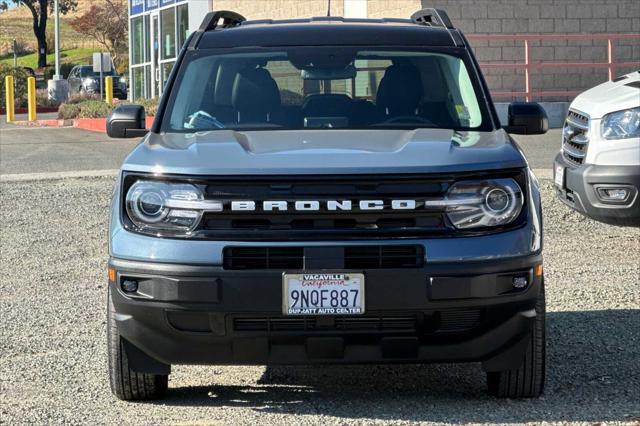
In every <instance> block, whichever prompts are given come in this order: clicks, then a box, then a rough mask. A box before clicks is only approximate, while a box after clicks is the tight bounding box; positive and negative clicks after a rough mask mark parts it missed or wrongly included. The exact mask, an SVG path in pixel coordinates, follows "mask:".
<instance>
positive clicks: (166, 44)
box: [160, 7, 176, 59]
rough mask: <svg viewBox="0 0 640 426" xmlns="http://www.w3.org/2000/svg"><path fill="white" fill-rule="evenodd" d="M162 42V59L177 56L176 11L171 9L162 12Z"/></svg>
mask: <svg viewBox="0 0 640 426" xmlns="http://www.w3.org/2000/svg"><path fill="white" fill-rule="evenodd" d="M160 40H161V44H162V48H161V57H162V59H171V58H175V56H176V9H175V8H173V7H170V8H168V9H164V10H162V11H161V12H160Z"/></svg>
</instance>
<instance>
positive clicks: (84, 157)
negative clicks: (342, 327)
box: [0, 126, 640, 425]
mask: <svg viewBox="0 0 640 426" xmlns="http://www.w3.org/2000/svg"><path fill="white" fill-rule="evenodd" d="M13 129H14V127H9V126H0V173H1V174H2V179H0V319H1V321H2V327H1V328H0V348H2V349H1V350H0V424H61V423H71V424H113V425H128V424H135V425H147V424H148V425H156V424H180V425H184V424H189V425H209V424H256V423H259V424H339V425H343V424H363V425H364V424H366V425H369V424H416V423H438V424H442V423H445V424H461V423H491V424H521V423H528V424H536V425H537V424H543V423H553V424H600V423H611V424H620V423H624V424H636V425H637V424H640V404H639V403H638V401H639V400H638V395H640V362H639V361H638V360H640V291H639V290H638V289H639V288H640V229H637V228H636V229H633V228H619V227H613V226H608V225H604V224H600V223H597V222H594V221H592V220H590V219H587V218H584V217H582V216H579V215H578V214H576V213H573V212H571V211H570V210H568V209H567V208H566V207H565V206H563V205H562V204H560V203H559V202H558V201H557V200H556V199H555V197H554V193H553V187H552V182H551V180H550V179H548V178H543V179H542V181H541V182H542V189H543V202H544V216H545V225H544V226H545V274H546V289H547V306H548V317H547V318H548V367H549V374H548V379H547V386H546V392H545V394H544V395H543V397H541V398H539V399H533V400H522V401H515V400H497V399H494V398H492V397H489V396H488V395H487V394H486V392H485V383H484V374H483V373H482V372H481V369H480V366H479V365H476V364H469V365H449V364H447V365H429V366H419V365H394V366H355V367H354V366H349V367H340V366H309V367H277V368H276V367H264V366H247V367H229V366H214V367H206V366H176V367H175V368H174V369H173V373H172V375H171V378H170V381H169V387H170V389H169V393H168V397H167V399H166V400H163V401H159V402H150V403H124V402H120V401H118V400H116V399H115V398H114V397H113V396H112V395H111V392H110V390H109V385H108V377H107V368H106V293H107V291H106V259H107V223H108V209H109V201H110V195H111V191H112V187H113V183H114V178H113V176H112V175H109V176H100V173H97V175H95V173H92V172H94V171H100V170H112V169H117V168H118V166H119V162H120V161H122V158H124V156H126V154H127V152H128V151H129V150H130V149H131V148H132V147H133V146H134V145H135V143H136V142H135V141H130V140H128V141H113V140H108V139H107V138H106V137H105V136H104V135H101V134H94V133H88V132H84V131H79V130H74V129H55V130H54V129H31V128H29V129H22V128H21V129H16V130H13ZM518 140H519V142H520V144H521V146H522V147H523V149H524V150H525V152H526V153H527V156H528V158H529V161H530V163H531V165H532V167H533V168H534V169H536V170H538V171H547V172H548V171H549V169H550V168H551V161H552V159H553V156H554V155H555V152H556V151H557V148H558V145H559V142H558V141H559V131H557V130H554V131H551V132H550V133H549V134H547V135H545V136H542V137H540V136H537V137H524V138H523V137H519V138H518ZM23 141H27V143H24V144H21V142H23ZM28 141H30V143H29V142H28ZM33 173H37V174H38V175H37V176H36V175H33ZM61 173H67V174H66V175H63V174H61ZM82 173H84V176H83V177H69V176H74V175H82ZM25 174H29V176H32V177H31V178H29V179H26V180H24V179H20V177H21V176H25ZM544 174H545V173H540V175H544ZM12 176H13V177H16V179H13V180H12V179H7V177H12ZM33 176H35V177H33ZM64 176H66V177H65V178H60V177H64Z"/></svg>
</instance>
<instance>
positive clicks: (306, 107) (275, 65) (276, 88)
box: [163, 46, 489, 132]
mask: <svg viewBox="0 0 640 426" xmlns="http://www.w3.org/2000/svg"><path fill="white" fill-rule="evenodd" d="M477 90H478V89H477V87H475V84H474V81H473V80H472V79H471V78H470V77H469V72H468V70H467V66H466V65H465V61H464V60H463V59H462V58H460V57H457V56H453V55H452V54H448V53H440V52H425V51H410V50H403V49H400V48H398V49H393V50H390V49H389V48H385V49H379V48H374V47H371V48H362V47H349V46H331V47H317V46H314V47H291V48H275V49H261V50H259V51H251V50H246V49H243V50H242V51H241V53H238V51H237V50H235V51H234V50H233V49H225V50H220V51H195V52H189V53H188V54H187V56H186V57H185V60H184V62H183V64H182V66H181V67H180V70H179V74H178V77H177V80H176V83H175V85H174V86H173V89H172V91H171V92H172V93H171V96H170V98H169V100H168V104H167V110H166V114H165V115H164V122H163V131H168V132H193V131H203V130H216V129H235V130H243V129H244V130H274V129H320V128H322V129H366V128H411V129H414V128H421V127H425V128H446V129H456V130H470V129H479V128H481V127H485V128H486V127H487V126H489V124H488V120H487V118H486V108H485V107H484V106H483V104H482V103H481V102H479V101H478V96H477Z"/></svg>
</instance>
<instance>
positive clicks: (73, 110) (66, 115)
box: [58, 104, 80, 120]
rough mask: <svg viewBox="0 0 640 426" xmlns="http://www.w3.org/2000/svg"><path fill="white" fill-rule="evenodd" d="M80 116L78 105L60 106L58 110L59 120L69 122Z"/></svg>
mask: <svg viewBox="0 0 640 426" xmlns="http://www.w3.org/2000/svg"><path fill="white" fill-rule="evenodd" d="M79 114H80V105H79V104H62V105H60V107H59V108H58V118H59V119H60V120H71V119H74V118H78V115H79Z"/></svg>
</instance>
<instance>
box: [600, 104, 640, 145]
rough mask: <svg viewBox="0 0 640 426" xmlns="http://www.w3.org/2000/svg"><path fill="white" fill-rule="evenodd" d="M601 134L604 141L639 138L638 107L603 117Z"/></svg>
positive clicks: (639, 120) (639, 116) (639, 119)
mask: <svg viewBox="0 0 640 426" xmlns="http://www.w3.org/2000/svg"><path fill="white" fill-rule="evenodd" d="M601 132H602V137H603V138H605V139H627V138H637V137H640V107H636V108H631V109H625V110H623V111H616V112H612V113H611V114H607V115H605V116H604V118H603V119H602V130H601Z"/></svg>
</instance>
